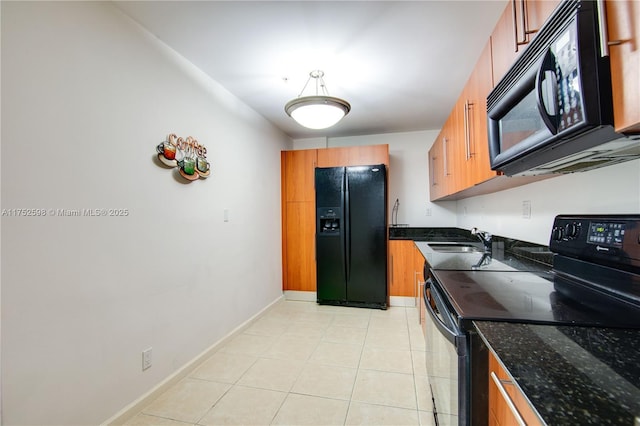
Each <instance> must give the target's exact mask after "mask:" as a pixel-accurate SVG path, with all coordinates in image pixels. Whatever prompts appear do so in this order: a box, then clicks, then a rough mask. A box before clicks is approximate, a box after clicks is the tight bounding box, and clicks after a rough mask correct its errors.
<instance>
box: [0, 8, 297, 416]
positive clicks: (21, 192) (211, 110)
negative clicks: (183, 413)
mask: <svg viewBox="0 0 640 426" xmlns="http://www.w3.org/2000/svg"><path fill="white" fill-rule="evenodd" d="M1 7H2V27H1V28H2V124H3V126H2V208H3V209H18V208H33V209H45V210H46V211H49V209H85V208H107V209H110V208H121V209H127V210H128V212H129V214H128V216H126V217H55V216H53V215H52V214H50V213H47V215H46V216H44V217H24V216H19V217H7V215H6V214H5V215H3V216H4V217H2V231H3V233H2V251H1V253H2V409H3V412H2V415H3V418H2V421H3V423H4V424H7V425H13V424H97V423H99V422H102V421H104V420H106V419H107V418H109V417H111V416H112V415H113V414H115V413H116V412H117V411H118V410H120V409H122V408H123V407H125V406H126V405H127V404H129V403H131V402H132V401H133V400H135V399H136V398H138V397H140V396H141V395H143V394H144V393H145V392H147V391H148V390H150V389H151V388H152V387H153V386H155V385H156V384H157V383H159V382H160V381H162V380H163V379H165V378H166V377H167V376H169V375H170V374H171V373H172V372H174V371H176V369H178V368H180V367H182V366H183V365H185V364H186V363H187V362H189V361H190V360H192V359H193V358H194V357H196V356H197V355H198V354H200V353H201V352H202V351H204V350H206V349H207V348H208V347H210V346H211V345H212V344H214V343H215V342H216V341H218V340H219V339H221V338H222V337H223V336H225V335H226V334H227V333H228V332H229V331H230V330H232V329H234V328H235V327H237V326H238V325H239V324H241V323H242V322H244V321H245V320H247V319H248V318H250V317H251V316H252V315H254V314H255V313H257V312H258V311H260V310H261V309H262V308H264V307H265V306H267V305H268V304H269V303H271V302H273V301H274V300H276V299H277V298H278V297H280V296H281V294H282V290H281V288H282V287H281V286H282V280H281V250H280V240H281V230H280V223H281V222H280V151H281V150H282V149H287V148H290V146H291V141H290V140H289V139H288V138H287V137H285V136H284V135H283V134H282V133H281V132H279V131H278V130H276V129H275V128H274V127H272V126H271V125H270V124H269V123H268V122H266V121H265V120H264V119H263V118H262V117H261V116H259V115H258V114H257V113H255V112H253V111H252V110H250V109H249V108H248V107H246V106H245V105H244V104H242V103H241V102H240V101H238V100H237V99H236V98H234V97H233V96H231V95H230V94H229V93H228V92H226V91H225V90H224V89H222V88H221V87H220V86H219V85H218V84H217V83H215V82H214V81H211V80H209V79H207V78H206V77H204V76H203V74H201V73H200V72H199V71H198V70H197V69H195V68H194V67H193V66H191V65H190V64H189V63H187V62H186V61H185V60H183V59H182V58H181V57H179V56H177V55H176V54H175V53H174V52H173V51H171V50H170V49H168V48H166V47H165V46H164V45H162V44H161V43H159V42H158V41H157V40H156V39H155V38H154V37H153V36H151V35H150V34H148V33H146V32H145V31H144V30H142V29H140V28H139V27H138V26H137V25H136V24H134V23H133V22H132V21H130V20H129V19H128V18H126V17H125V16H123V15H122V14H121V13H120V12H119V11H118V10H117V9H116V8H115V7H114V6H113V5H111V4H110V3H103V2H64V3H63V2H15V3H14V2H6V1H3V2H2V4H1ZM170 132H175V133H177V134H178V135H181V136H187V135H192V136H194V137H196V138H197V139H198V140H199V141H200V142H201V143H203V144H204V145H205V146H206V147H207V148H208V151H209V153H208V158H209V159H210V161H211V163H212V168H213V172H212V176H211V177H210V178H208V179H207V180H199V181H196V182H192V183H186V181H185V180H183V179H182V178H180V177H177V175H176V173H175V170H170V169H166V168H162V167H160V166H159V164H158V163H157V160H155V146H156V145H157V144H158V143H159V142H161V141H162V140H163V139H164V138H165V136H166V135H167V134H168V133H170ZM224 209H229V211H230V221H229V222H226V223H225V222H223V211H224ZM150 346H152V347H153V366H152V367H151V368H150V369H148V370H146V371H144V372H142V371H141V352H142V350H143V349H145V348H147V347H150Z"/></svg>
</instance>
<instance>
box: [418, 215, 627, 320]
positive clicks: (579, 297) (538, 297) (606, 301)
mask: <svg viewBox="0 0 640 426" xmlns="http://www.w3.org/2000/svg"><path fill="white" fill-rule="evenodd" d="M549 249H550V250H551V251H552V252H553V253H554V256H553V268H552V269H551V270H546V271H545V270H544V268H540V267H539V266H538V265H535V264H531V263H526V262H520V261H517V260H513V259H511V258H501V260H497V259H493V258H491V255H490V254H487V253H469V254H458V255H455V256H451V255H450V256H443V255H439V256H438V255H436V256H432V257H431V259H430V261H431V263H432V264H430V267H431V268H430V276H431V277H432V279H433V281H435V282H437V285H438V286H439V287H440V288H441V290H442V292H443V298H444V299H445V300H446V302H448V303H447V304H448V305H450V307H451V308H452V310H453V312H452V314H453V315H454V316H455V317H457V322H458V325H459V327H461V328H463V329H464V328H467V327H468V325H467V324H468V322H469V321H472V320H483V321H492V320H496V321H511V322H525V323H540V324H556V325H560V324H569V325H585V326H603V327H628V328H640V216H633V215H614V216H606V217H605V216H566V215H565V216H558V217H556V219H555V222H554V226H553V230H552V232H551V242H550V244H549ZM482 256H485V258H486V257H488V258H489V259H488V260H484V261H482V260H481V258H482ZM483 263H484V264H483Z"/></svg>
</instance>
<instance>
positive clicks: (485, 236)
mask: <svg viewBox="0 0 640 426" xmlns="http://www.w3.org/2000/svg"><path fill="white" fill-rule="evenodd" d="M471 235H475V236H476V237H478V239H479V240H480V241H482V244H484V251H485V253H491V237H492V236H491V234H490V233H488V232H486V231H479V230H478V228H471Z"/></svg>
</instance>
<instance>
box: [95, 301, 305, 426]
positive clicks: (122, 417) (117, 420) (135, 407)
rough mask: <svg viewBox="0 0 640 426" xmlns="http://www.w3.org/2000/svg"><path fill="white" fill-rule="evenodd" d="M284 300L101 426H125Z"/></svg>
mask: <svg viewBox="0 0 640 426" xmlns="http://www.w3.org/2000/svg"><path fill="white" fill-rule="evenodd" d="M314 294H315V293H314ZM282 300H284V297H283V296H280V297H278V298H277V299H276V300H274V301H273V302H271V303H270V304H269V305H267V306H266V307H265V308H264V309H262V310H261V311H260V312H258V313H257V314H255V315H254V316H252V317H251V318H249V319H248V320H246V321H245V322H243V323H242V324H240V325H239V326H238V327H236V328H235V329H233V330H232V331H231V332H229V333H228V334H227V335H226V336H224V337H223V338H222V339H220V340H218V341H217V342H215V343H214V344H213V345H211V346H209V347H208V348H207V349H205V350H204V351H203V352H202V353H200V354H199V355H197V356H196V357H195V358H193V359H192V360H191V361H189V362H188V363H186V364H185V365H184V366H182V367H181V368H180V369H178V370H177V371H176V372H174V373H173V374H171V375H170V376H168V377H167V378H166V379H164V380H163V381H162V382H160V383H159V384H158V385H156V386H155V387H153V388H152V389H151V390H150V391H149V392H147V393H145V394H144V395H142V396H141V397H140V398H138V399H136V400H135V401H133V402H132V403H131V404H129V405H127V406H126V407H124V408H123V409H122V410H120V411H119V412H117V413H116V414H115V415H113V416H112V417H111V418H109V419H107V420H105V421H104V422H103V423H101V426H106V425H123V424H125V423H126V422H127V421H129V420H130V419H132V418H133V417H134V416H135V415H137V414H138V413H140V412H141V411H142V409H143V408H144V407H146V406H147V405H149V404H150V403H151V402H152V401H153V400H155V399H156V398H157V397H158V396H160V395H161V394H163V393H164V392H166V391H167V390H168V389H169V388H170V387H171V386H173V385H175V384H176V383H178V382H179V381H180V380H182V379H183V378H185V377H187V376H188V375H189V374H190V373H191V372H192V371H194V370H195V369H196V368H197V367H199V366H200V365H201V364H202V363H203V362H205V361H206V360H207V359H209V357H210V356H211V355H213V354H214V353H215V352H216V351H217V350H218V349H219V348H220V346H222V345H224V344H225V343H227V342H229V341H230V340H231V339H232V338H233V337H235V335H236V334H239V333H242V332H243V331H244V330H246V329H247V328H248V327H249V326H250V325H251V324H252V323H253V322H255V321H256V320H257V319H258V318H260V317H261V316H263V315H264V314H266V313H267V312H268V311H269V310H270V309H271V308H273V307H274V306H275V305H276V304H278V303H279V302H280V301H282Z"/></svg>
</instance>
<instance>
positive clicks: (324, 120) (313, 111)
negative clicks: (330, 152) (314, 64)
mask: <svg viewBox="0 0 640 426" xmlns="http://www.w3.org/2000/svg"><path fill="white" fill-rule="evenodd" d="M323 76H324V72H322V71H320V70H315V71H311V72H310V73H309V78H308V79H307V82H306V83H305V85H304V87H303V88H302V91H300V94H299V95H298V97H297V98H295V99H293V100H291V101H289V102H287V104H286V105H285V106H284V110H285V112H286V113H287V115H289V116H290V117H292V118H293V119H294V120H296V121H297V122H298V124H300V125H302V126H304V127H307V128H309V129H326V128H327V127H331V126H333V125H334V124H336V123H337V122H338V121H340V120H341V119H342V117H344V116H345V115H347V114H348V113H349V111H351V105H350V104H349V102H347V101H345V100H344V99H340V98H335V97H333V96H329V92H328V91H327V86H326V84H325V82H324V80H323V79H322V77H323ZM312 78H313V79H315V81H316V94H315V95H312V96H302V93H303V92H304V89H306V88H307V86H308V85H309V82H310V81H311V79H312ZM320 90H321V91H322V94H320ZM301 96H302V97H301Z"/></svg>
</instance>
